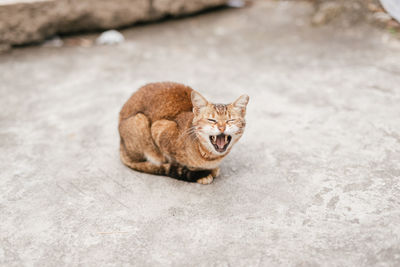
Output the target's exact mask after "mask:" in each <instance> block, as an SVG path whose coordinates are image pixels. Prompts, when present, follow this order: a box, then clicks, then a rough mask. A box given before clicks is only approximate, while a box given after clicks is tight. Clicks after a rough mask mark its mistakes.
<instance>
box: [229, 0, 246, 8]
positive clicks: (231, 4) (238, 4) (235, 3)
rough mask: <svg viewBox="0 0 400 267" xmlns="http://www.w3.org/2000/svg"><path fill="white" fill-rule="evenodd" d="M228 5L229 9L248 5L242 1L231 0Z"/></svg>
mask: <svg viewBox="0 0 400 267" xmlns="http://www.w3.org/2000/svg"><path fill="white" fill-rule="evenodd" d="M226 5H227V6H229V7H235V8H241V7H244V6H245V5H246V3H245V1H242V0H230V1H228V3H227V4H226Z"/></svg>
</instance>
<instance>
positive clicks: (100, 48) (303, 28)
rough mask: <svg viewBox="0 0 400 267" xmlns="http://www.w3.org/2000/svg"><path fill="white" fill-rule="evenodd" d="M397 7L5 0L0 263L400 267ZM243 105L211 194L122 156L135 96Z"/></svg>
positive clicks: (0, 27)
mask: <svg viewBox="0 0 400 267" xmlns="http://www.w3.org/2000/svg"><path fill="white" fill-rule="evenodd" d="M399 10H400V1H399V0H381V1H378V0H325V1H324V0H314V1H311V0H310V1H307V0H291V1H284V0H253V1H250V0H247V1H241V0H191V1H189V0H113V1H106V0H40V1H39V0H29V1H28V0H26V1H19V0H18V1H15V0H0V51H1V53H0V111H1V112H0V229H1V230H0V265H1V266H26V265H28V266H30V265H35V266H77V265H85V266H93V265H102V266H103V265H107V266H121V265H134V266H400V242H399V240H400V228H399V227H398V222H399V221H400V212H399V211H400V183H399V178H400V166H399V162H400V123H399V117H400V106H399V103H400V88H399V84H400V37H399V32H400V26H399V20H400V11H399ZM157 81H175V82H181V83H184V84H187V85H189V86H191V87H193V88H194V89H196V90H198V91H199V92H201V93H202V94H203V95H204V96H205V97H207V98H208V99H209V100H210V101H212V102H222V103H229V102H231V101H233V100H234V99H236V98H237V97H238V96H239V95H241V94H243V93H246V94H248V95H249V96H250V102H249V105H248V111H247V126H246V132H245V134H244V136H243V138H242V139H241V140H240V142H239V143H238V144H237V145H236V146H235V148H234V149H233V150H232V152H231V154H230V155H229V156H228V157H227V158H226V160H225V161H224V162H223V164H222V166H221V176H220V177H218V178H217V179H215V180H214V182H213V184H211V185H209V186H202V185H197V184H191V183H184V182H181V181H177V180H174V179H169V178H166V177H158V176H153V175H148V174H142V173H137V172H134V171H132V170H130V169H128V168H127V167H125V166H124V165H123V164H122V163H121V162H120V160H119V153H118V152H119V151H118V148H119V135H118V131H117V125H118V113H119V111H120V109H121V107H122V105H123V104H124V103H125V101H126V100H127V99H128V98H129V96H130V95H131V94H132V93H133V92H134V91H135V90H136V89H138V88H139V87H140V86H142V85H144V84H146V83H149V82H157Z"/></svg>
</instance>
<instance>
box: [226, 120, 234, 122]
mask: <svg viewBox="0 0 400 267" xmlns="http://www.w3.org/2000/svg"><path fill="white" fill-rule="evenodd" d="M234 121H235V120H227V121H226V122H234Z"/></svg>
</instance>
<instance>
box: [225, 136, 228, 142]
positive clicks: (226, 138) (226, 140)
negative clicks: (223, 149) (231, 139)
mask: <svg viewBox="0 0 400 267" xmlns="http://www.w3.org/2000/svg"><path fill="white" fill-rule="evenodd" d="M225 143H228V136H227V135H225Z"/></svg>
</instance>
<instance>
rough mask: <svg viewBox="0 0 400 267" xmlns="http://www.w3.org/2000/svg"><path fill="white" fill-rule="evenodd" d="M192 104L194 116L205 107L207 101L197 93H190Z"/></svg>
mask: <svg viewBox="0 0 400 267" xmlns="http://www.w3.org/2000/svg"><path fill="white" fill-rule="evenodd" d="M191 98H192V104H193V113H194V114H195V115H197V114H199V112H200V110H201V109H202V108H204V107H206V106H207V104H208V101H207V100H206V99H205V98H204V97H203V96H202V95H201V94H200V93H198V92H196V91H194V90H193V91H192V95H191Z"/></svg>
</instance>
